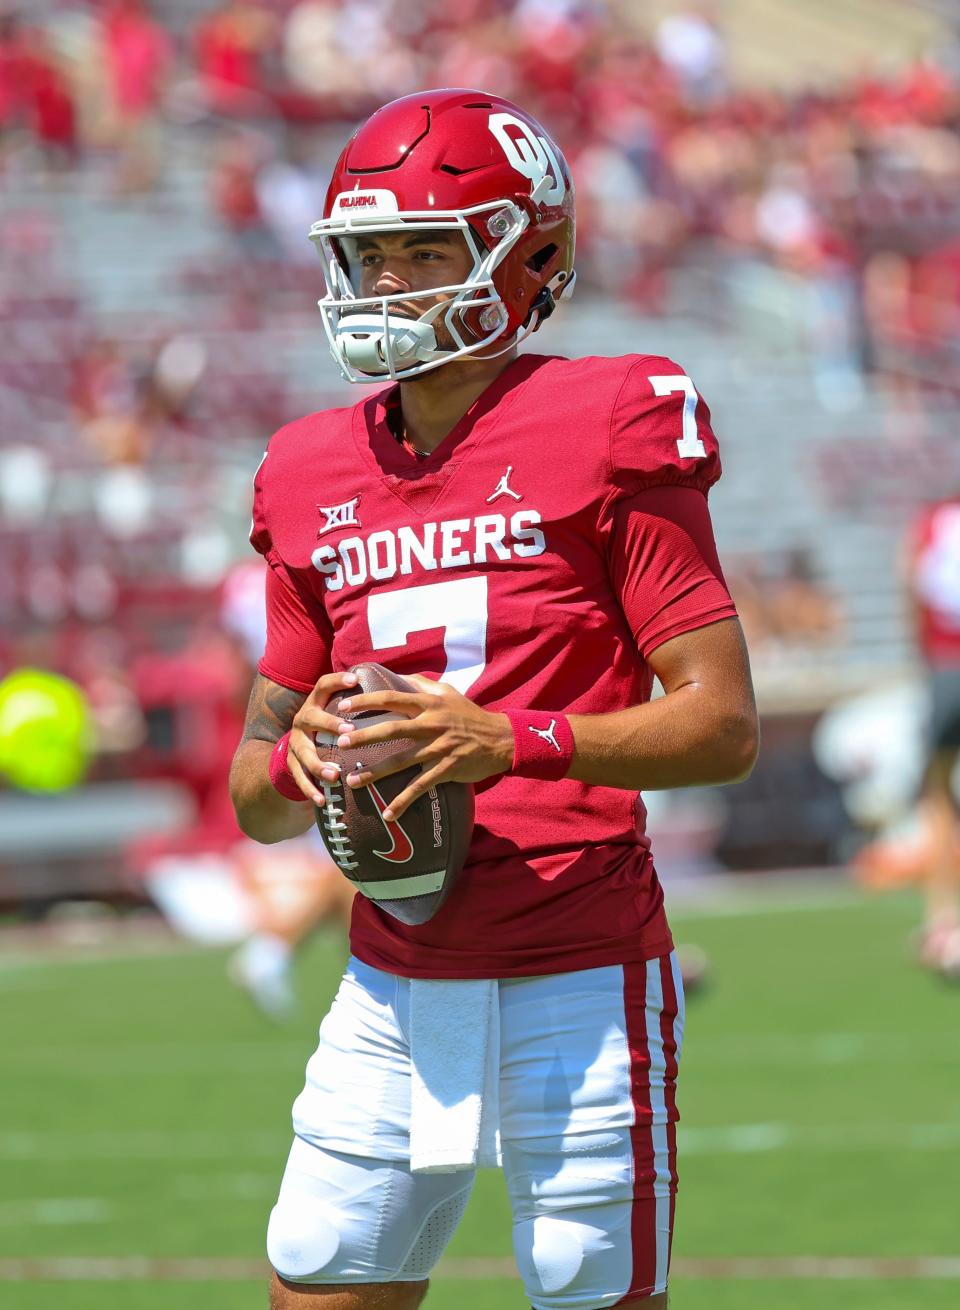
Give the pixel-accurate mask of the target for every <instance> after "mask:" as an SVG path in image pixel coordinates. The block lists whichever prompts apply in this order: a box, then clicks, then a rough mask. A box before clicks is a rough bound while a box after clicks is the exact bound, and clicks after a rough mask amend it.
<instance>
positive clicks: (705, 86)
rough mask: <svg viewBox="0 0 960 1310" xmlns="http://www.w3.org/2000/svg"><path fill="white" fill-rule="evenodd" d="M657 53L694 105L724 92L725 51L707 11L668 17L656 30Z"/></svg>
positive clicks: (721, 38)
mask: <svg viewBox="0 0 960 1310" xmlns="http://www.w3.org/2000/svg"><path fill="white" fill-rule="evenodd" d="M657 53H658V54H659V56H660V58H661V59H662V60H663V62H664V63H665V64H666V65H667V66H668V67H669V68H670V69H672V70H673V72H674V73H676V75H677V77H678V79H679V81H680V85H681V87H682V90H683V94H684V96H685V98H687V99H688V100H690V101H691V102H692V103H693V104H699V105H702V104H708V103H709V102H711V101H715V100H717V99H719V98H720V96H721V95H722V94H723V93H724V92H725V91H726V89H727V79H726V49H725V46H724V41H723V36H722V33H721V31H720V28H719V25H718V23H717V21H716V19H715V17H713V15H712V14H711V12H710V11H708V10H699V11H698V10H679V11H678V12H676V13H672V14H667V15H666V16H665V17H664V18H662V19H661V20H660V23H659V24H658V26H657Z"/></svg>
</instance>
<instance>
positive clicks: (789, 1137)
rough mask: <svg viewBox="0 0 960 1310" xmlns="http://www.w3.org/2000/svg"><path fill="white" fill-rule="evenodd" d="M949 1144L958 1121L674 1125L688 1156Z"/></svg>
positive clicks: (958, 1136)
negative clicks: (713, 1125)
mask: <svg viewBox="0 0 960 1310" xmlns="http://www.w3.org/2000/svg"><path fill="white" fill-rule="evenodd" d="M952 1146H953V1147H955V1146H960V1123H929V1124H904V1123H897V1124H878V1123H874V1124H864V1123H860V1124H803V1125H798V1124H787V1123H758V1124H724V1125H722V1126H720V1127H715V1128H693V1127H691V1128H684V1127H683V1126H682V1125H681V1127H679V1128H678V1129H677V1151H678V1153H679V1154H680V1155H681V1156H682V1157H688V1158H689V1157H690V1156H692V1155H755V1154H759V1153H762V1152H765V1151H790V1150H800V1151H817V1150H820V1151H828V1152H834V1151H837V1150H841V1151H843V1150H847V1151H881V1150H882V1151H892V1150H902V1151H942V1150H944V1149H945V1148H949V1147H952Z"/></svg>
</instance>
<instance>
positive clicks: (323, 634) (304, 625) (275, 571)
mask: <svg viewBox="0 0 960 1310" xmlns="http://www.w3.org/2000/svg"><path fill="white" fill-rule="evenodd" d="M266 461H267V456H266V455H265V456H264V458H263V460H262V461H261V464H260V467H259V469H258V470H257V475H256V477H255V479H254V484H253V524H252V526H251V529H250V542H251V544H252V546H253V548H254V550H256V551H257V552H258V553H259V554H260V555H262V556H263V557H264V559H265V560H266V561H267V563H268V564H269V566H270V568H269V570H268V573H267V595H266V605H267V642H266V647H265V649H264V652H263V656H262V658H261V660H260V662H259V664H258V665H257V669H258V671H259V672H260V673H262V674H263V676H264V677H265V678H269V679H270V681H271V682H278V683H280V684H281V686H284V687H289V688H290V689H291V690H293V691H303V692H310V691H313V688H314V686H315V685H316V682H317V679H318V678H320V677H322V676H323V674H325V673H329V672H330V670H331V667H332V664H331V650H332V647H333V630H332V628H331V625H330V620H329V619H328V617H327V615H326V613H325V611H324V610H323V608H322V607H321V606H320V604H319V603H318V602H317V599H316V597H315V596H314V595H313V594H312V593H311V591H310V589H309V587H308V586H307V585H306V582H305V581H304V580H303V579H302V578H301V577H300V576H299V574H298V572H297V570H295V569H291V568H289V567H288V566H287V564H286V563H285V562H284V561H283V559H282V558H281V557H280V554H279V552H278V551H277V549H276V547H275V546H274V542H273V536H272V534H271V531H270V522H269V497H268V494H267V489H266V487H265V474H266Z"/></svg>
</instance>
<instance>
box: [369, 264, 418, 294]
mask: <svg viewBox="0 0 960 1310" xmlns="http://www.w3.org/2000/svg"><path fill="white" fill-rule="evenodd" d="M410 290H412V287H411V284H410V282H409V281H408V280H407V279H406V278H405V277H404V276H403V275H402V273H401V272H400V270H399V269H397V268H395V267H391V265H390V264H384V266H383V268H381V270H380V272H379V274H378V275H377V282H376V286H375V288H374V291H375V294H376V295H378V296H395V295H398V294H399V293H401V292H404V291H410Z"/></svg>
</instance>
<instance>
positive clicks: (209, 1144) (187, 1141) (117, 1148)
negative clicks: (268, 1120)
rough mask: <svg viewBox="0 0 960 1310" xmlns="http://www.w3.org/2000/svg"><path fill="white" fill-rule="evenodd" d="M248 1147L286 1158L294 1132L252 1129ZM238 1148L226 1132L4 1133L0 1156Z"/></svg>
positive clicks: (141, 1154)
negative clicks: (272, 1132) (221, 1133)
mask: <svg viewBox="0 0 960 1310" xmlns="http://www.w3.org/2000/svg"><path fill="white" fill-rule="evenodd" d="M244 1149H245V1151H246V1153H247V1154H248V1155H256V1156H262V1157H264V1158H266V1159H272V1160H278V1161H282V1160H283V1159H284V1158H285V1156H286V1153H287V1151H288V1150H289V1149H290V1134H289V1132H287V1131H283V1132H279V1133H276V1134H267V1133H258V1134H252V1135H251V1136H250V1137H248V1138H245V1139H244ZM236 1151H237V1147H236V1138H235V1137H232V1136H231V1135H230V1134H228V1133H224V1134H223V1135H222V1136H221V1135H220V1134H215V1133H178V1134H176V1135H171V1134H168V1133H163V1132H150V1131H149V1130H146V1131H143V1132H140V1131H134V1132H124V1131H118V1132H107V1131H104V1132H97V1133H55V1132H51V1133H28V1132H5V1133H0V1159H6V1160H97V1159H100V1160H170V1159H177V1160H181V1159H182V1160H192V1161H196V1160H198V1159H199V1160H221V1159H223V1160H235V1159H236Z"/></svg>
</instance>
